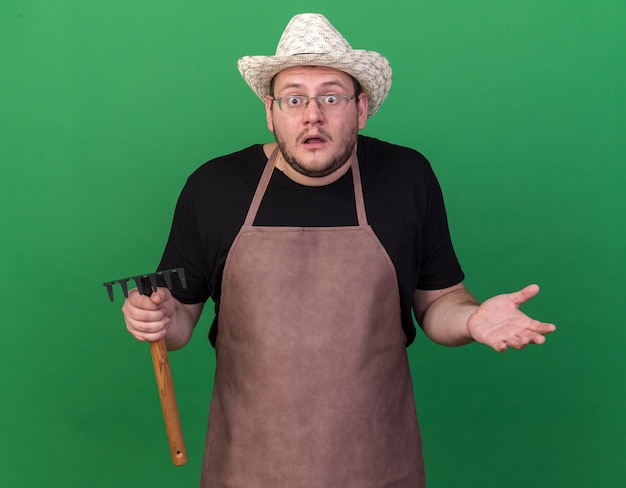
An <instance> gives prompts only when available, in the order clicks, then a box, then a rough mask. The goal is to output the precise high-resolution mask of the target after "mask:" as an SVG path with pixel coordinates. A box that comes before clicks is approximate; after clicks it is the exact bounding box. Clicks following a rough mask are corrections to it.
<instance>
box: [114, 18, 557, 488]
mask: <svg viewBox="0 0 626 488" xmlns="http://www.w3.org/2000/svg"><path fill="white" fill-rule="evenodd" d="M239 69H240V72H241V74H242V76H243V77H244V79H245V80H246V82H247V83H248V85H249V86H250V87H251V88H252V89H253V90H254V92H255V93H256V94H257V95H258V96H259V97H260V98H261V99H262V100H263V101H264V102H265V110H266V116H267V125H268V128H269V129H270V130H271V131H272V132H273V133H274V135H275V139H276V142H275V143H269V144H264V145H260V144H259V145H255V146H252V147H250V148H247V149H244V150H243V151H240V152H238V153H235V154H231V155H228V156H224V157H222V158H218V159H216V160H214V161H210V162H209V163H207V164H205V165H204V166H202V167H201V168H199V169H198V170H197V171H196V172H195V173H194V174H193V175H191V177H190V178H189V180H188V182H187V184H186V185H185V188H184V189H183V191H182V193H181V196H180V199H179V202H178V205H177V209H176V213H175V217H174V222H173V225H172V231H171V234H170V238H169V241H168V244H167V246H166V250H165V253H164V255H163V258H162V261H161V265H160V267H161V268H162V269H165V268H169V267H184V268H185V270H186V271H187V275H188V288H187V289H186V290H182V289H174V290H173V292H172V293H170V292H169V290H167V289H166V288H160V289H159V290H158V292H157V293H155V294H153V295H152V296H151V297H145V296H141V295H139V294H138V293H137V292H136V291H131V293H130V295H129V298H128V299H127V300H126V302H125V304H124V306H123V311H124V315H125V320H126V323H127V327H128V330H129V331H130V332H131V334H133V335H134V336H135V337H136V338H137V339H139V340H142V341H154V340H157V339H159V338H162V337H165V338H166V341H167V344H168V347H169V348H170V349H177V348H180V347H182V346H184V345H185V344H186V343H187V342H188V341H189V339H190V338H191V335H192V332H193V329H194V326H195V325H196V323H197V322H198V318H199V317H200V314H201V312H202V308H203V304H204V302H205V301H206V300H207V299H208V298H209V297H210V298H212V299H213V300H214V302H215V304H216V319H215V321H214V323H213V325H212V327H211V332H210V339H211V341H212V343H213V344H214V345H215V348H216V355H217V356H216V357H217V359H216V373H215V384H214V393H213V399H212V402H211V411H210V415H209V429H208V434H207V441H206V450H205V458H204V463H203V472H202V479H201V486H203V487H226V486H229V487H231V486H233V487H235V486H236V487H245V488H249V487H253V486H259V487H272V488H274V487H289V488H294V487H358V488H365V487H382V486H385V487H412V488H414V487H421V486H424V469H423V461H422V452H421V438H420V433H419V428H418V423H417V417H416V413H415V405H414V397H413V390H412V384H411V377H410V373H409V367H408V361H407V354H406V346H407V345H408V344H410V343H411V342H412V341H413V339H414V337H415V328H414V325H413V320H412V315H411V311H413V313H414V314H415V317H416V319H417V322H418V323H419V324H420V326H421V328H422V329H423V330H424V332H425V333H426V335H427V336H428V337H429V338H431V339H432V340H433V341H435V342H438V343H440V344H445V345H450V346H455V345H462V344H467V343H469V342H472V341H478V342H481V343H483V344H486V345H488V346H491V347H492V348H494V349H495V350H496V351H504V350H505V349H506V348H507V347H513V348H516V349H522V348H524V347H525V346H526V345H528V344H531V343H533V344H542V343H543V342H544V341H545V338H544V335H545V334H548V333H550V332H552V331H553V330H554V329H555V327H554V326H553V325H552V324H545V323H541V322H538V321H536V320H533V319H531V318H529V317H527V316H526V315H524V314H523V313H522V312H520V311H519V305H520V304H521V303H523V302H525V301H526V300H528V299H530V298H532V297H533V296H534V295H536V294H537V293H538V287H537V286H536V285H531V286H528V287H526V288H524V289H522V290H521V291H518V292H516V293H512V294H508V295H500V296H496V297H494V298H492V299H490V300H487V301H485V302H484V303H483V304H481V305H479V304H478V303H477V302H476V300H475V299H474V297H473V296H472V295H471V294H470V293H469V292H468V291H467V290H466V289H465V287H464V285H463V279H464V276H463V272H462V271H461V268H460V266H459V263H458V261H457V259H456V256H455V254H454V250H453V247H452V244H451V242H450V237H449V232H448V226H447V220H446V216H445V210H444V206H443V200H442V196H441V192H440V189H439V186H438V184H437V181H436V179H435V177H434V175H433V173H432V170H431V168H430V165H429V164H428V162H427V161H426V160H425V159H424V157H423V156H421V155H420V154H419V153H417V152H416V151H413V150H411V149H408V148H403V147H399V146H394V145H391V144H388V143H384V142H381V141H378V140H375V139H372V138H367V137H363V136H357V133H358V131H359V130H361V129H363V128H364V127H365V125H366V122H367V119H368V117H369V116H371V115H373V114H374V113H375V112H376V111H377V110H378V108H379V107H380V105H381V103H382V102H383V100H384V99H385V97H386V96H387V93H388V91H389V88H390V85H391V69H390V67H389V64H388V62H387V60H386V59H385V58H384V57H383V56H382V55H380V54H378V53H374V52H371V51H360V50H353V49H352V48H351V47H350V45H349V44H348V42H347V41H346V40H345V39H344V38H343V37H342V36H341V34H340V33H339V32H338V31H337V30H336V29H335V28H334V27H333V26H332V25H331V24H330V23H329V22H328V20H326V19H325V18H324V17H323V16H321V15H317V14H302V15H297V16H295V17H294V18H293V19H292V20H291V21H290V23H289V24H288V25H287V27H286V29H285V31H284V32H283V35H282V37H281V39H280V41H279V44H278V48H277V51H276V55H275V56H254V57H253V56H248V57H244V58H242V59H240V60H239Z"/></svg>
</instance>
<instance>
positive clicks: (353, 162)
mask: <svg viewBox="0 0 626 488" xmlns="http://www.w3.org/2000/svg"><path fill="white" fill-rule="evenodd" d="M278 152H279V150H278V146H276V148H275V149H274V151H273V152H272V154H271V156H270V157H269V159H268V160H267V164H266V165H265V169H264V170H263V174H262V175H261V179H260V180H259V184H258V185H257V187H256V191H255V192H254V197H253V198H252V203H251V204H250V208H249V209H248V214H247V215H246V220H245V221H244V224H243V225H245V226H251V225H252V224H253V223H254V219H255V218H256V214H257V212H258V211H259V207H260V206H261V201H262V200H263V195H265V190H267V185H268V184H269V182H270V178H271V177H272V173H273V172H274V167H275V166H276V160H277V158H278ZM350 168H351V169H352V183H353V185H354V200H355V203H356V214H357V219H358V222H359V226H361V227H363V226H366V225H367V214H366V212H365V201H364V199H363V187H362V186H361V171H360V168H359V160H358V158H357V156H356V153H355V154H354V156H352V157H351V158H350Z"/></svg>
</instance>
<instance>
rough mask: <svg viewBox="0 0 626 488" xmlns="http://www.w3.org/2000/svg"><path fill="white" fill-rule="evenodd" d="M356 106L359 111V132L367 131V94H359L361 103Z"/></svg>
mask: <svg viewBox="0 0 626 488" xmlns="http://www.w3.org/2000/svg"><path fill="white" fill-rule="evenodd" d="M356 106H357V110H358V113H357V120H358V127H359V130H361V129H365V126H366V125H367V110H368V108H369V105H368V103H367V95H366V94H365V93H363V92H362V93H360V94H359V103H357V104H356Z"/></svg>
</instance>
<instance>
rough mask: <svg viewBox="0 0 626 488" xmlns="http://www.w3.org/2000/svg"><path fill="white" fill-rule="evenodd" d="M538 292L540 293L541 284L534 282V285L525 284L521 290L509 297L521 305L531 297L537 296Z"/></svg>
mask: <svg viewBox="0 0 626 488" xmlns="http://www.w3.org/2000/svg"><path fill="white" fill-rule="evenodd" d="M538 293H539V285H536V284H532V285H528V286H525V287H524V288H522V289H521V290H519V291H516V292H513V293H511V294H510V295H509V297H510V298H511V300H513V302H514V303H515V304H516V305H521V304H522V303H524V302H527V301H528V300H530V299H531V298H533V297H535V296H537V294H538Z"/></svg>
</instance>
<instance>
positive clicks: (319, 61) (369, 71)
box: [237, 49, 391, 116]
mask: <svg viewBox="0 0 626 488" xmlns="http://www.w3.org/2000/svg"><path fill="white" fill-rule="evenodd" d="M237 66H238V68H239V72H240V73H241V76H242V77H243V79H244V80H245V81H246V83H247V84H248V86H249V87H250V88H251V89H252V91H253V92H254V93H256V94H257V96H258V97H259V98H260V99H261V100H263V101H265V97H266V96H267V95H268V94H269V88H270V82H271V81H272V78H273V77H274V76H276V74H278V73H279V72H281V71H282V70H284V69H287V68H292V67H295V66H322V67H327V68H334V69H337V70H339V71H343V72H345V73H348V74H349V75H350V76H352V77H354V78H355V79H356V80H357V81H358V82H359V83H360V84H361V87H362V88H363V91H364V92H365V94H366V95H367V99H368V111H367V114H368V116H371V115H374V114H375V113H376V112H377V111H378V109H379V108H380V106H381V104H382V103H383V101H384V100H385V98H386V97H387V94H388V93H389V89H390V88H391V66H390V65H389V62H388V61H387V59H386V58H385V57H384V56H383V55H382V54H379V53H377V52H375V51H367V50H359V49H357V50H353V51H350V52H349V53H341V54H332V53H311V54H294V55H289V56H244V57H242V58H241V59H239V61H238V62H237Z"/></svg>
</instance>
